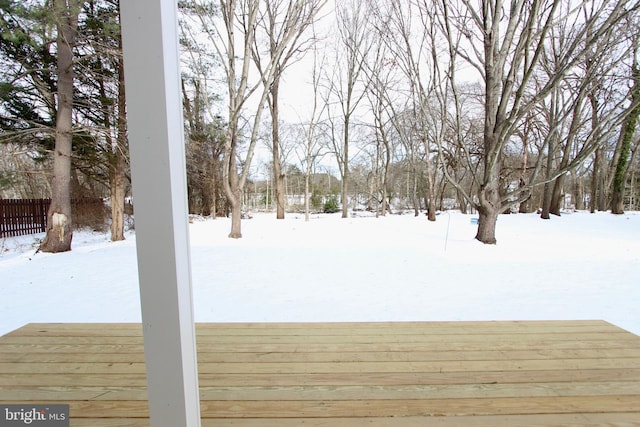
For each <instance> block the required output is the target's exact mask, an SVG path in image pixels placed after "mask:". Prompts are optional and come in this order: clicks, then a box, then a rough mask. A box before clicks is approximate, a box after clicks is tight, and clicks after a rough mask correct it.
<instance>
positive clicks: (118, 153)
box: [110, 58, 127, 242]
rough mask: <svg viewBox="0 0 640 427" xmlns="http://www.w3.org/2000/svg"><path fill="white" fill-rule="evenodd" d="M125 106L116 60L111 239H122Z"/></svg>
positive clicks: (121, 67) (120, 70)
mask: <svg viewBox="0 0 640 427" xmlns="http://www.w3.org/2000/svg"><path fill="white" fill-rule="evenodd" d="M126 113H127V106H126V96H125V86H124V64H123V61H122V59H121V58H120V59H119V60H118V136H117V140H116V147H115V150H114V151H115V152H114V153H113V156H112V163H111V171H110V181H111V240H112V241H114V242H116V241H119V240H124V199H125V195H126V177H125V168H126V152H127V119H126Z"/></svg>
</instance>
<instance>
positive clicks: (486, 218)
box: [476, 134, 501, 245]
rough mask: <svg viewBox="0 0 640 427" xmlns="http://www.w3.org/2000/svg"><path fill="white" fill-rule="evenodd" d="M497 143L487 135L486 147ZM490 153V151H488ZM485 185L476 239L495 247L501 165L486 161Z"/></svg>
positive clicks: (482, 191)
mask: <svg viewBox="0 0 640 427" xmlns="http://www.w3.org/2000/svg"><path fill="white" fill-rule="evenodd" d="M494 143H495V136H493V135H491V134H489V135H487V134H485V147H491V146H492V144H494ZM487 151H490V150H487ZM483 182H484V185H482V186H481V187H480V190H479V191H478V232H477V234H476V239H477V240H479V241H481V242H482V243H486V244H490V245H495V244H496V243H497V240H496V222H497V220H498V215H499V214H500V210H501V203H500V164H499V162H497V161H493V162H492V161H491V158H490V157H487V158H486V159H485V173H484V179H483Z"/></svg>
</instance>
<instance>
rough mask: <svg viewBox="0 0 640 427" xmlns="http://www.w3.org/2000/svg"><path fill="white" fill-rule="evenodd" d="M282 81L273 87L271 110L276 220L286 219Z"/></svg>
mask: <svg viewBox="0 0 640 427" xmlns="http://www.w3.org/2000/svg"><path fill="white" fill-rule="evenodd" d="M279 86H280V80H279V79H278V78H276V79H275V80H274V82H273V84H272V85H271V90H270V96H271V102H270V104H269V105H270V107H271V108H270V109H271V141H272V143H273V144H272V145H273V147H272V148H273V150H272V151H273V183H274V184H273V189H274V199H275V201H276V218H277V219H284V207H285V206H284V205H285V202H284V199H285V185H284V179H285V174H284V173H283V172H282V164H281V163H280V130H279V128H280V124H279V123H278V117H279V110H278V89H279Z"/></svg>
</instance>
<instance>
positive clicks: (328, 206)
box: [323, 196, 340, 213]
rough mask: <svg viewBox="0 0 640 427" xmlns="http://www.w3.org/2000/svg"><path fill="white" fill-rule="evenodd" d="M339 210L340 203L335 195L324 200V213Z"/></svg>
mask: <svg viewBox="0 0 640 427" xmlns="http://www.w3.org/2000/svg"><path fill="white" fill-rule="evenodd" d="M339 210H340V204H339V203H338V198H337V197H336V196H331V197H330V198H329V199H328V200H327V201H326V202H324V209H323V212H324V213H335V212H338V211H339Z"/></svg>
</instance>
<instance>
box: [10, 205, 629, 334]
mask: <svg viewBox="0 0 640 427" xmlns="http://www.w3.org/2000/svg"><path fill="white" fill-rule="evenodd" d="M472 217H473V216H471V215H462V214H460V213H456V212H451V213H446V212H445V213H443V214H441V215H440V216H439V217H438V220H437V221H436V222H435V223H430V222H428V221H427V219H426V217H425V216H424V215H422V216H420V217H414V216H413V215H410V214H407V215H392V216H387V217H381V218H374V217H363V216H360V217H357V218H356V217H354V218H349V219H341V218H340V217H339V214H337V215H315V216H313V217H312V219H311V220H310V221H309V222H305V221H304V216H303V215H294V214H289V215H288V217H287V219H286V220H284V221H277V220H276V219H275V215H274V214H257V215H254V217H253V218H252V219H249V220H244V221H243V226H242V227H243V230H242V231H243V235H244V237H243V238H242V239H239V240H232V239H229V238H227V237H226V236H227V234H228V232H229V229H230V222H229V220H228V219H226V218H222V219H220V218H219V219H216V220H210V219H209V220H203V219H196V220H194V221H193V223H192V224H191V225H190V230H191V245H192V250H191V257H192V276H193V287H194V301H195V315H196V320H197V321H199V322H207V321H211V322H214V321H215V322H238V321H258V322H274V321H279V322H280V321H387V320H398V321H400V320H507V319H508V320H530V319H531V320H533V319H604V320H607V321H609V322H611V323H613V324H615V325H618V326H620V327H622V328H625V329H627V330H629V331H631V332H634V333H635V334H639V335H640V213H638V212H633V213H627V214H625V215H621V216H614V215H611V214H609V213H598V214H589V213H573V214H565V215H563V216H562V217H559V218H558V217H553V218H552V219H551V220H548V221H543V220H541V219H539V217H538V216H537V215H533V214H532V215H522V214H520V215H503V216H501V217H500V218H499V221H498V228H497V239H498V244H497V245H495V246H487V245H483V244H481V243H479V242H477V241H475V240H474V239H473V237H474V235H475V231H476V226H475V225H472V224H471V221H470V220H471V218H472ZM42 237H43V236H42V235H34V236H23V237H20V238H6V239H0V289H1V294H0V295H1V296H0V335H1V334H4V333H7V332H9V331H11V330H13V329H16V328H18V327H20V326H22V325H24V324H26V323H29V322H138V321H140V301H139V292H138V284H137V267H136V253H135V234H134V233H129V234H128V235H127V240H126V241H124V242H117V243H112V242H109V241H108V236H107V235H104V234H99V233H91V232H84V231H83V232H81V231H76V232H75V233H74V242H73V243H74V244H73V251H72V252H69V253H63V254H56V255H53V254H43V253H38V254H35V248H36V247H37V242H38V240H39V239H41V238H42Z"/></svg>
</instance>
